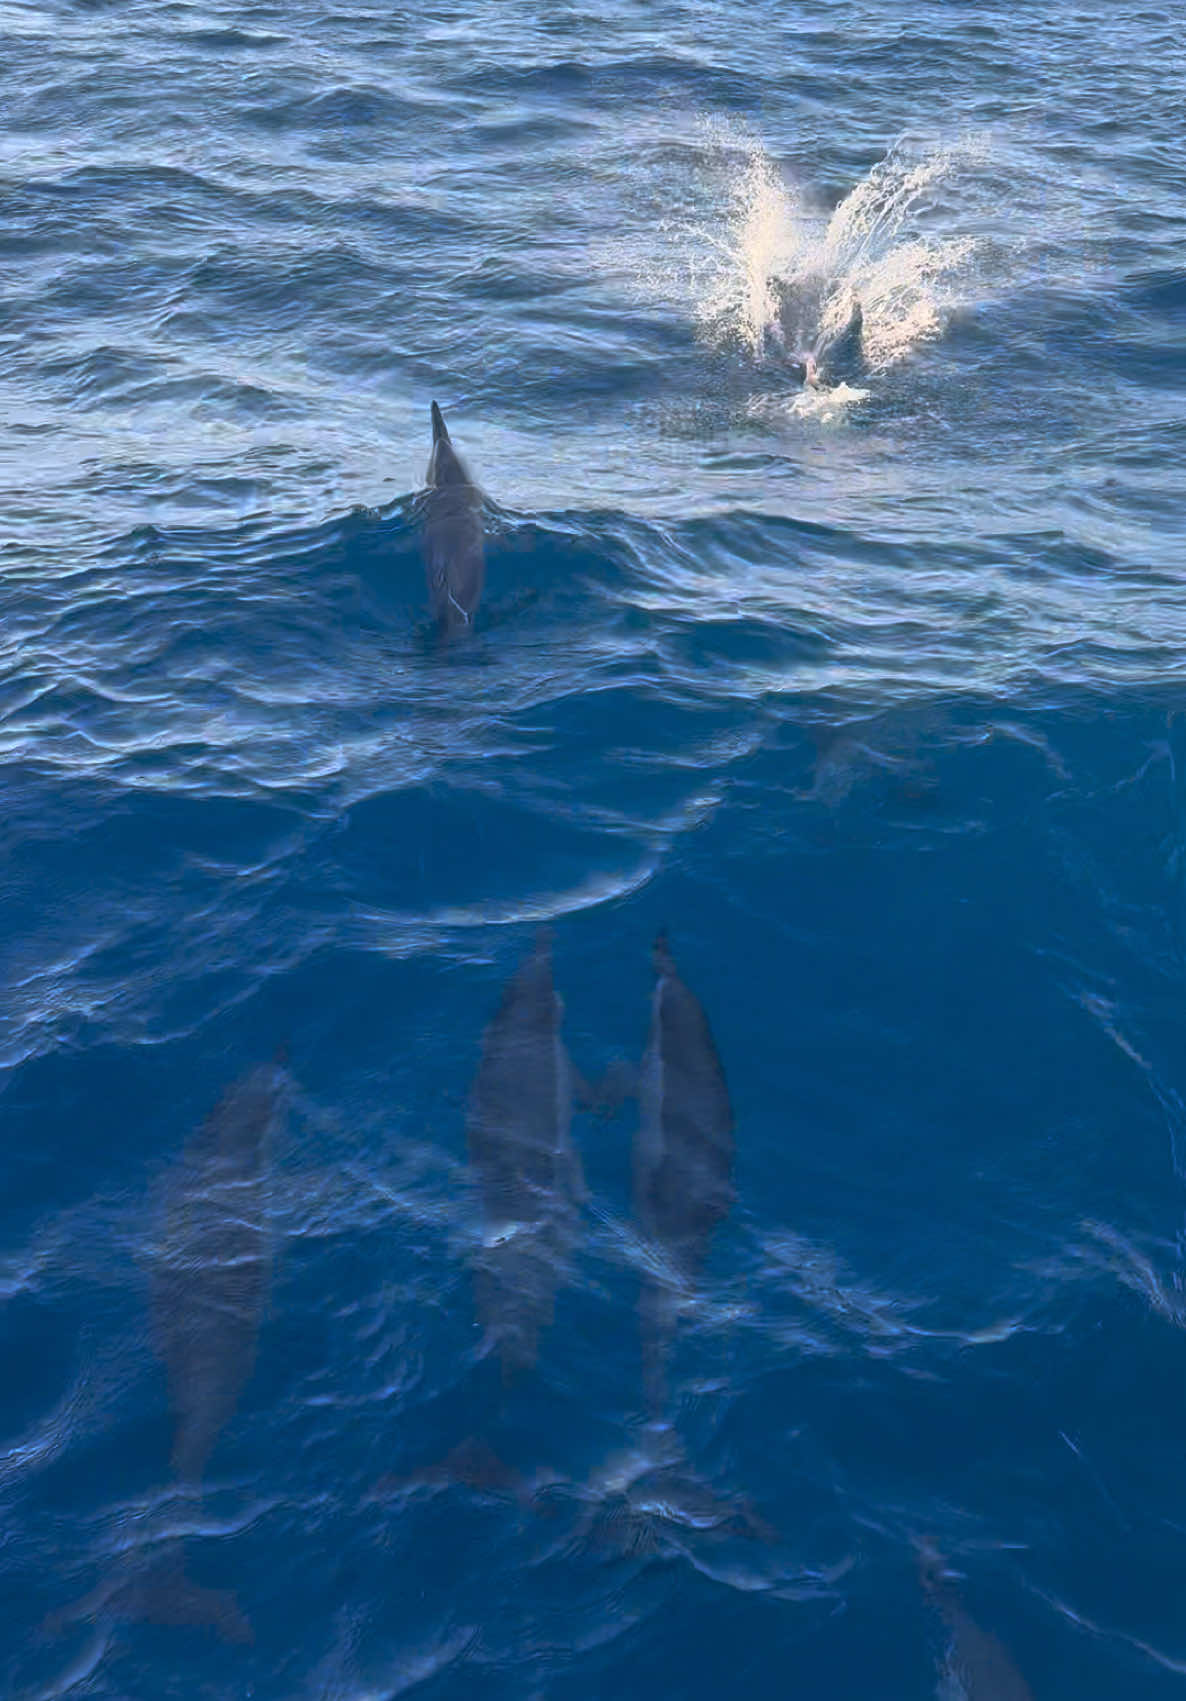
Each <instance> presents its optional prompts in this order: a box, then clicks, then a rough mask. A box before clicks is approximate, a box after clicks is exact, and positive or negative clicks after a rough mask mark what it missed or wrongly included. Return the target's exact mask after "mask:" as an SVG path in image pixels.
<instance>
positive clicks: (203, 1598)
mask: <svg viewBox="0 0 1186 1701" xmlns="http://www.w3.org/2000/svg"><path fill="white" fill-rule="evenodd" d="M439 442H442V443H444V442H447V439H446V438H444V437H442V438H440V439H439ZM652 964H653V969H654V975H655V981H654V990H653V993H652V997H651V1012H650V1026H649V1032H648V1035H647V1039H646V1044H645V1049H644V1051H643V1055H642V1061H641V1065H640V1066H639V1068H638V1070H637V1075H636V1077H635V1078H634V1079H633V1080H632V1081H631V1083H630V1084H629V1085H628V1086H627V1085H626V1084H625V1083H624V1082H623V1081H622V1080H620V1079H619V1080H618V1082H617V1083H616V1085H615V1086H614V1087H613V1088H612V1089H611V1088H610V1087H609V1086H608V1084H607V1085H606V1086H605V1087H604V1088H602V1089H598V1088H594V1087H591V1086H589V1085H588V1084H587V1083H586V1082H584V1081H583V1080H582V1079H581V1078H580V1077H579V1076H578V1075H577V1073H576V1072H575V1070H574V1068H573V1065H572V1062H571V1059H570V1057H569V1054H568V1050H567V1047H566V1045H565V1041H564V1037H563V1031H562V1030H563V1021H564V1004H563V1001H562V999H561V998H560V995H559V994H558V992H557V991H556V987H555V984H554V979H553V965H552V945H551V939H550V936H549V934H548V933H547V932H545V931H541V933H540V934H539V936H538V938H537V940H536V943H535V945H534V948H533V949H532V950H531V952H530V953H529V955H528V956H527V957H526V959H525V960H524V961H523V962H522V963H521V965H520V966H519V968H518V969H517V970H516V972H515V973H514V974H513V975H512V976H511V978H510V979H509V981H508V982H507V983H506V985H505V987H504V988H503V992H502V995H501V998H500V1001H499V1004H498V1007H497V1009H496V1010H495V1011H494V1013H493V1015H492V1016H491V1018H490V1020H489V1022H488V1024H487V1026H486V1028H485V1031H484V1033H483V1035H482V1043H481V1052H480V1057H479V1061H478V1066H477V1070H476V1073H475V1075H474V1079H473V1084H472V1087H471V1091H470V1096H469V1103H468V1108H467V1112H466V1142H467V1148H468V1164H469V1171H470V1175H471V1178H472V1182H473V1191H474V1195H475V1198H476V1201H477V1207H478V1214H479V1217H480V1233H478V1234H477V1235H476V1236H475V1240H474V1246H475V1250H474V1253H473V1257H472V1280H473V1299H474V1311H475V1317H476V1321H477V1323H478V1325H479V1326H480V1327H481V1329H482V1331H483V1332H484V1342H483V1349H482V1356H485V1354H486V1353H487V1352H488V1353H489V1354H491V1355H492V1356H494V1357H495V1358H496V1359H497V1362H498V1364H499V1365H500V1367H501V1373H502V1380H503V1383H504V1386H505V1385H506V1384H507V1383H508V1382H510V1381H511V1380H512V1379H517V1378H520V1377H522V1376H523V1375H525V1374H526V1373H529V1372H530V1371H531V1369H532V1367H533V1366H534V1365H535V1364H536V1361H537V1359H538V1356H539V1352H540V1344H541V1339H542V1337H543V1336H544V1334H545V1332H546V1331H547V1329H548V1327H549V1325H550V1324H551V1322H552V1319H553V1312H554V1307H555V1302H556V1296H557V1293H558V1290H559V1288H560V1287H561V1285H562V1283H563V1282H564V1281H565V1279H566V1277H567V1275H568V1274H569V1271H570V1265H571V1258H572V1254H573V1252H574V1249H575V1247H576V1245H577V1240H578V1235H579V1232H580V1222H581V1211H582V1206H583V1205H584V1204H585V1203H586V1202H587V1201H588V1198H589V1194H588V1189H587V1187H586V1184H585V1179H584V1174H583V1170H582V1165H581V1161H580V1157H579V1155H578V1152H577V1149H576V1146H575V1144H574V1142H573V1137H572V1123H573V1111H574V1103H576V1102H578V1101H579V1102H582V1103H584V1104H586V1105H588V1106H590V1107H594V1108H596V1109H597V1110H598V1112H599V1113H600V1114H612V1111H613V1109H614V1108H616V1102H620V1100H621V1099H622V1098H624V1097H627V1096H637V1100H638V1124H637V1131H636V1134H635V1138H634V1155H633V1210H634V1217H635V1227H636V1230H637V1232H638V1235H639V1236H640V1238H641V1241H642V1245H643V1248H644V1253H645V1256H644V1259H643V1264H644V1274H643V1277H642V1294H641V1300H640V1326H641V1346H642V1367H643V1378H644V1383H645V1388H646V1398H647V1402H648V1405H649V1407H650V1411H651V1442H650V1444H649V1445H648V1447H647V1449H646V1450H645V1451H644V1452H643V1453H642V1454H635V1455H632V1456H630V1457H629V1458H628V1459H626V1460H625V1462H623V1460H622V1459H620V1458H619V1459H615V1460H614V1461H612V1462H611V1463H610V1464H609V1465H607V1467H606V1470H605V1471H604V1472H603V1473H602V1475H601V1476H600V1477H599V1478H597V1479H596V1480H595V1481H594V1482H592V1483H591V1484H590V1485H586V1489H585V1491H584V1493H585V1497H586V1498H587V1499H588V1500H590V1501H591V1502H592V1503H593V1505H594V1506H595V1508H596V1510H595V1512H594V1514H593V1517H592V1519H591V1520H590V1524H591V1525H592V1526H596V1527H597V1528H598V1529H599V1531H600V1533H601V1534H602V1535H604V1534H605V1533H606V1532H607V1530H608V1529H611V1528H612V1529H616V1531H617V1533H618V1535H619V1536H622V1535H623V1534H624V1535H625V1538H626V1540H627V1541H628V1543H629V1544H630V1546H631V1547H632V1548H633V1549H634V1550H636V1551H637V1550H638V1548H639V1546H640V1544H641V1545H645V1544H647V1543H648V1542H651V1543H653V1541H654V1535H655V1530H656V1527H657V1523H658V1522H661V1521H663V1520H666V1521H667V1522H668V1523H671V1522H672V1521H675V1522H676V1523H682V1524H684V1525H685V1526H687V1527H689V1528H691V1529H694V1530H696V1531H698V1532H700V1533H701V1534H703V1533H704V1532H711V1531H713V1530H732V1531H734V1532H740V1533H741V1534H743V1535H744V1536H746V1537H747V1538H749V1539H751V1540H761V1541H770V1540H773V1539H774V1532H773V1531H772V1530H771V1529H770V1527H769V1525H768V1524H767V1523H766V1522H765V1520H764V1519H762V1518H761V1517H760V1516H759V1515H757V1514H756V1513H755V1512H754V1511H753V1510H752V1509H751V1507H750V1506H749V1503H748V1502H747V1501H746V1500H744V1499H743V1498H740V1497H730V1498H726V1499H722V1498H720V1497H718V1496H717V1495H716V1494H715V1493H714V1491H713V1490H712V1489H711V1488H710V1487H709V1486H708V1485H707V1484H706V1483H704V1482H703V1481H702V1480H700V1479H699V1478H698V1477H697V1476H696V1475H695V1474H694V1473H693V1472H692V1471H691V1470H690V1469H689V1467H688V1464H687V1461H686V1458H685V1457H684V1455H683V1452H682V1449H681V1447H680V1445H679V1443H678V1440H676V1439H675V1437H674V1430H673V1428H672V1426H671V1425H670V1423H663V1422H662V1421H661V1416H662V1412H663V1408H664V1406H665V1404H666V1401H667V1395H666V1369H667V1364H668V1361H669V1358H670V1355H671V1351H672V1347H673V1344H674V1341H675V1338H676V1336H677V1333H678V1321H679V1314H680V1309H681V1305H682V1303H683V1302H684V1301H685V1300H686V1299H687V1298H688V1297H689V1296H691V1295H693V1294H694V1290H695V1286H696V1284H697V1282H698V1280H699V1278H700V1275H701V1273H702V1270H703V1267H704V1263H705V1260H706V1258H707V1255H708V1252H709V1248H710V1244H711V1241H712V1239H713V1236H714V1234H715V1232H716V1231H717V1230H718V1228H719V1227H720V1225H721V1224H722V1223H723V1222H724V1220H725V1219H726V1218H727V1216H728V1215H729V1212H730V1210H731V1207H732V1205H733V1202H734V1199H735V1190H734V1184H733V1163H734V1117H733V1108H732V1104H731V1101H730V1096H729V1089H728V1085H727V1082H726V1078H725V1072H724V1069H723V1066H722V1064H721V1059H720V1056H719V1054H718V1051H717V1047H716V1043H715V1040H714V1038H713V1034H712V1030H711V1027H710V1025H709V1021H708V1017H707V1015H706V1013H705V1010H704V1006H703V1005H702V1003H701V1002H700V999H699V998H698V997H697V995H696V994H695V993H694V992H693V991H692V989H691V988H690V987H689V986H688V985H687V983H686V982H685V980H684V979H683V978H682V976H681V974H680V972H679V969H678V967H677V965H676V961H675V957H674V954H673V951H672V946H671V944H670V941H669V940H668V937H667V935H666V933H661V934H660V935H659V937H658V938H657V939H656V940H655V942H654V946H653V949H652ZM612 1076H613V1072H612V1071H611V1076H610V1078H609V1079H612ZM291 1096H292V1082H291V1078H290V1075H289V1072H288V1069H287V1068H286V1067H285V1066H284V1064H283V1063H282V1062H281V1061H279V1060H278V1061H275V1062H273V1063H272V1064H269V1065H265V1066H263V1067H259V1068H255V1069H253V1070H251V1071H250V1072H249V1073H248V1074H246V1075H245V1076H244V1077H242V1078H241V1079H240V1080H238V1081H237V1082H235V1083H234V1084H233V1085H232V1086H231V1087H230V1088H229V1089H228V1090H227V1091H226V1092H225V1094H224V1095H223V1098H222V1099H221V1101H220V1102H219V1104H218V1105H217V1106H216V1107H215V1109H214V1110H213V1111H212V1112H211V1114H210V1116H209V1117H208V1118H207V1119H206V1121H205V1122H204V1123H203V1125H202V1126H201V1127H200V1128H199V1129H198V1131H197V1132H196V1133H195V1134H194V1136H193V1137H192V1138H191V1140H190V1141H189V1142H188V1143H187V1145H186V1146H185V1148H184V1149H183V1151H182V1152H181V1154H180V1156H179V1157H178V1158H177V1160H176V1161H175V1163H174V1165H173V1168H172V1170H171V1172H170V1173H169V1174H168V1176H167V1177H166V1179H165V1182H164V1184H163V1186H162V1189H161V1207H160V1211H159V1236H158V1245H157V1246H156V1249H155V1256H154V1261H153V1267H154V1275H153V1281H152V1293H151V1312H152V1324H153V1328H152V1338H153V1341H154V1344H155V1347H156V1351H157V1353H158V1355H159V1357H160V1359H161V1361H162V1363H163V1366H164V1370H165V1375H166V1379H167V1385H168V1391H169V1398H170V1403H171V1407H172V1412H173V1442H172V1469H173V1472H174V1475H175V1477H176V1479H177V1483H178V1486H179V1488H181V1489H182V1490H183V1491H184V1492H187V1493H190V1494H200V1492H201V1484H202V1480H203V1477H204V1474H205V1472H206V1469H207V1467H208V1464H209V1462H210V1459H211V1456H212V1454H213V1453H214V1451H215V1448H216V1445H217V1442H218V1440H219V1437H220V1435H221V1434H222V1432H223V1430H224V1429H225V1427H226V1425H227V1424H228V1423H229V1421H230V1420H231V1418H232V1417H233V1415H234V1412H235V1409H236V1407H237V1404H238V1401H239V1398H240V1396H241V1394H242V1393H243V1391H244V1389H245V1387H246V1386H247V1384H248V1382H249V1380H250V1378H251V1375H252V1371H253V1368H254V1364H255V1357H256V1347H257V1342H258V1337H259V1331H260V1325H261V1322H262V1319H263V1317H264V1314H265V1312H266V1309H267V1300H268V1291H269V1286H270V1276H271V1258H270V1252H269V1235H268V1173H269V1153H270V1150H271V1147H272V1145H273V1142H274V1141H275V1140H276V1139H277V1138H282V1137H283V1131H284V1128H285V1123H286V1116H287V1109H288V1105H289V1101H290V1099H291ZM404 1480H405V1481H421V1482H437V1483H460V1484H467V1485H469V1486H471V1487H474V1488H479V1489H482V1490H487V1491H492V1492H494V1493H508V1494H510V1495H512V1496H514V1497H516V1498H517V1499H518V1501H519V1503H520V1505H521V1506H522V1507H523V1508H524V1509H525V1510H531V1509H535V1510H541V1509H542V1505H541V1501H540V1488H541V1485H542V1486H543V1487H545V1488H550V1489H552V1490H555V1488H556V1479H554V1478H553V1479H550V1480H549V1479H546V1478H544V1477H542V1476H541V1477H539V1478H537V1479H535V1480H534V1481H527V1480H525V1479H524V1478H523V1477H522V1476H521V1475H520V1474H519V1473H518V1472H517V1471H514V1470H513V1469H511V1468H509V1467H508V1466H506V1465H504V1464H503V1462H502V1460H501V1459H500V1458H499V1456H498V1454H497V1452H496V1451H495V1449H494V1448H493V1447H491V1446H490V1445H489V1444H488V1443H487V1442H485V1441H484V1440H482V1439H480V1438H470V1439H469V1440H467V1441H466V1442H464V1443H462V1444H461V1445H460V1446H458V1447H456V1448H454V1449H453V1451H452V1452H451V1453H450V1454H449V1455H448V1456H447V1457H446V1458H445V1459H444V1460H443V1461H442V1462H441V1463H440V1464H438V1465H435V1466H432V1467H429V1468H428V1469H426V1470H422V1471H421V1472H419V1473H417V1474H416V1476H415V1477H414V1478H411V1479H404ZM579 1496H580V1491H578V1498H579ZM919 1575H920V1581H921V1586H922V1590H923V1594H924V1597H925V1599H926V1600H927V1601H928V1602H929V1603H930V1605H931V1607H932V1608H933V1610H934V1612H935V1614H936V1617H937V1620H938V1622H939V1624H940V1625H941V1626H942V1629H943V1634H944V1643H943V1648H942V1652H941V1655H940V1662H939V1666H940V1673H941V1678H942V1685H943V1687H941V1690H940V1692H941V1693H943V1694H953V1695H959V1696H963V1697H965V1698H966V1701H1032V1698H1031V1693H1030V1690H1029V1688H1028V1687H1027V1685H1026V1683H1025V1680H1024V1679H1023V1678H1022V1676H1021V1674H1020V1672H1019V1671H1018V1670H1017V1668H1016V1666H1015V1665H1014V1663H1013V1660H1012V1658H1011V1656H1010V1654H1009V1653H1008V1651H1007V1650H1006V1648H1005V1647H1004V1645H1003V1643H1001V1642H1000V1641H999V1640H998V1639H997V1638H996V1637H995V1636H994V1635H992V1634H991V1633H990V1632H989V1631H987V1630H985V1629H983V1628H982V1627H981V1626H980V1625H979V1624H978V1623H977V1622H976V1621H975V1620H974V1619H973V1618H972V1617H971V1616H970V1615H969V1613H968V1612H967V1611H966V1609H965V1608H964V1606H963V1604H962V1602H961V1600H960V1597H959V1594H958V1591H957V1588H956V1583H955V1580H954V1578H953V1577H952V1575H951V1574H950V1573H949V1572H948V1571H947V1570H946V1569H945V1567H944V1563H943V1561H942V1559H941V1558H940V1556H939V1555H938V1554H937V1553H936V1552H935V1550H934V1549H933V1548H932V1547H930V1546H929V1545H927V1544H920V1547H919ZM100 1615H107V1616H116V1617H122V1618H141V1619H148V1620H151V1621H153V1622H156V1623H161V1624H178V1625H196V1626H204V1627H208V1628H211V1629H213V1630H214V1631H215V1632H216V1633H217V1634H218V1635H219V1636H220V1637H222V1638H223V1639H224V1640H225V1641H227V1642H245V1641H248V1640H250V1639H251V1635H252V1631H251V1626H250V1624H249V1622H248V1621H247V1619H246V1618H245V1616H244V1614H243V1613H242V1611H241V1610H240V1608H239V1606H238V1603H237V1602H236V1600H235V1599H234V1597H233V1596H231V1595H229V1594H226V1593H223V1592H220V1591H217V1590H212V1589H208V1588H205V1587H203V1586H201V1585H199V1584H197V1583H195V1582H194V1581H193V1580H192V1579H191V1578H190V1577H189V1576H188V1575H187V1573H186V1570H185V1564H184V1557H183V1552H182V1544H181V1542H180V1541H176V1540H175V1541H173V1542H172V1543H171V1544H170V1545H168V1546H167V1547H166V1550H165V1551H164V1552H158V1553H157V1554H156V1556H155V1557H153V1558H151V1559H149V1560H148V1561H139V1560H136V1559H131V1560H129V1561H128V1562H127V1564H126V1566H125V1569H124V1570H123V1571H122V1572H121V1573H120V1574H118V1575H116V1576H115V1577H113V1578H109V1579H107V1580H105V1581H104V1582H103V1583H102V1584H101V1585H100V1586H99V1587H98V1588H96V1589H95V1590H94V1591H93V1592H92V1593H91V1594H90V1595H88V1596H87V1597H86V1598H85V1599H84V1600H82V1601H80V1602H78V1603H77V1604H76V1605H75V1606H73V1607H71V1608H68V1609H66V1610H65V1611H63V1612H61V1613H59V1614H57V1615H55V1621H54V1622H55V1623H56V1624H59V1625H60V1624H61V1623H65V1622H69V1621H73V1620H76V1619H79V1618H84V1617H85V1618H94V1617H97V1616H100Z"/></svg>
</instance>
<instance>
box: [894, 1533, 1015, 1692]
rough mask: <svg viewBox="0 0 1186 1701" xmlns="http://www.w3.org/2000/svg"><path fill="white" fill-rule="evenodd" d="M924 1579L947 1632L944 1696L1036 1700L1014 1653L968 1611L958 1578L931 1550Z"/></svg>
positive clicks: (924, 1555)
mask: <svg viewBox="0 0 1186 1701" xmlns="http://www.w3.org/2000/svg"><path fill="white" fill-rule="evenodd" d="M919 1577H920V1580H921V1582H922V1587H923V1593H924V1594H925V1595H926V1597H927V1599H928V1600H929V1601H930V1603H931V1605H932V1606H933V1607H934V1608H935V1610H936V1612H937V1613H938V1614H939V1616H940V1618H941V1619H942V1620H943V1624H944V1626H945V1629H946V1645H945V1647H944V1650H943V1655H942V1658H941V1660H940V1667H939V1669H940V1678H941V1685H942V1687H941V1690H940V1693H943V1694H951V1695H957V1696H960V1697H962V1701H1033V1693H1032V1691H1031V1689H1030V1686H1029V1684H1028V1683H1027V1682H1026V1681H1025V1679H1024V1678H1023V1677H1022V1675H1021V1673H1020V1672H1019V1671H1018V1669H1017V1667H1016V1666H1015V1665H1014V1663H1013V1657H1012V1655H1011V1654H1010V1653H1009V1650H1008V1649H1007V1648H1006V1647H1005V1644H1004V1643H1003V1642H1002V1641H1000V1639H999V1638H998V1637H996V1636H994V1635H993V1634H992V1632H991V1631H988V1630H982V1629H981V1627H980V1626H979V1625H978V1624H977V1623H976V1620H975V1619H974V1618H972V1617H971V1616H970V1615H969V1614H968V1613H967V1612H966V1611H965V1609H964V1607H963V1604H962V1603H961V1601H960V1598H959V1593H958V1591H957V1589H956V1586H955V1580H954V1578H953V1576H952V1574H951V1573H950V1572H949V1571H948V1570H947V1569H946V1566H945V1565H944V1562H943V1560H942V1558H941V1557H940V1555H939V1554H938V1553H936V1552H935V1550H934V1549H933V1548H931V1547H924V1548H923V1549H922V1550H921V1552H920V1554H919Z"/></svg>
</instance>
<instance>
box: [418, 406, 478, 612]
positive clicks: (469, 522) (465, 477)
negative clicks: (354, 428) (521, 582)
mask: <svg viewBox="0 0 1186 1701" xmlns="http://www.w3.org/2000/svg"><path fill="white" fill-rule="evenodd" d="M425 482H426V484H427V485H428V501H427V504H426V516H425V527H424V542H425V570H426V574H427V578H428V600H429V604H430V606H431V608H432V616H433V619H434V620H435V621H436V623H437V625H438V627H440V628H441V630H442V631H446V632H453V631H458V630H462V629H464V628H466V627H468V626H472V625H473V619H474V615H475V614H476V612H477V608H478V604H479V602H480V601H481V600H482V586H483V584H484V583H485V578H486V554H485V546H484V543H483V538H482V493H481V491H480V490H479V489H478V487H477V485H476V484H475V483H474V482H473V480H472V479H471V478H470V475H469V472H468V470H467V468H466V465H465V462H464V461H463V460H462V459H461V456H460V455H459V454H458V453H457V451H456V449H455V448H454V447H453V442H452V439H451V438H450V436H449V428H448V426H446V424H445V419H444V415H443V414H442V413H441V410H440V408H439V407H438V406H437V404H436V403H435V402H433V404H432V452H431V454H430V455H429V457H428V471H427V473H426V474H425Z"/></svg>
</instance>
